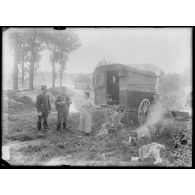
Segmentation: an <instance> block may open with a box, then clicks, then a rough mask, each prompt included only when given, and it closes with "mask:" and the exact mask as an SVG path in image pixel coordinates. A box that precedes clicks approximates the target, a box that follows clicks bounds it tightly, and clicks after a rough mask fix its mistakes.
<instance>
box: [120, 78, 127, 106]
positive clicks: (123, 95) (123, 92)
mask: <svg viewBox="0 0 195 195" xmlns="http://www.w3.org/2000/svg"><path fill="white" fill-rule="evenodd" d="M127 81H128V79H127V77H126V76H123V77H120V78H119V105H121V106H124V107H126V106H127Z"/></svg>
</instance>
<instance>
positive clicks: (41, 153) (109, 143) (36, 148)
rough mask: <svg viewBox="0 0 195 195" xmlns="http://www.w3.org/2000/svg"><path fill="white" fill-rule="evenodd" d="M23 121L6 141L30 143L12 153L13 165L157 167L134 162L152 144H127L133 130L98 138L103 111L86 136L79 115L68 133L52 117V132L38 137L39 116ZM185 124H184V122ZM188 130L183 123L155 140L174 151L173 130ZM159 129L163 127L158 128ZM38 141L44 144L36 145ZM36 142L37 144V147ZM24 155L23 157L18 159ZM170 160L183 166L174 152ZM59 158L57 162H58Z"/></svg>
mask: <svg viewBox="0 0 195 195" xmlns="http://www.w3.org/2000/svg"><path fill="white" fill-rule="evenodd" d="M20 117H23V118H21V120H17V121H14V122H12V123H10V127H9V128H10V129H9V133H8V135H6V137H5V139H4V140H6V142H13V141H18V142H20V143H22V142H25V143H27V144H26V145H25V146H21V147H20V148H19V149H15V150H14V153H12V155H13V158H12V161H11V163H12V164H20V163H23V164H25V165H32V164H34V165H39V164H47V163H48V162H51V161H52V160H54V163H56V164H58V162H61V161H62V162H63V160H61V158H62V159H64V162H68V163H70V164H72V165H75V164H77V165H78V164H79V163H80V165H93V166H95V165H99V166H100V165H106V166H108V165H111V166H118V165H121V166H153V164H152V163H153V161H151V160H145V161H143V162H141V163H133V162H131V161H130V159H131V157H132V156H138V149H139V147H140V146H141V145H143V144H147V143H149V141H148V140H143V141H142V142H139V143H138V144H137V145H135V146H130V145H125V144H124V143H122V141H123V140H128V137H129V129H125V131H121V130H116V131H112V132H110V133H109V135H104V136H96V134H97V133H98V131H99V129H100V127H101V124H102V123H103V122H104V121H105V117H104V115H103V114H102V113H101V112H96V113H95V115H94V117H93V134H92V136H89V137H86V136H83V135H81V134H80V132H78V130H77V126H78V122H79V115H78V114H71V115H70V117H69V122H68V127H69V131H68V132H56V131H55V128H56V116H54V115H50V118H49V121H48V122H49V128H50V130H51V131H52V132H50V133H42V134H38V133H37V131H36V116H34V118H33V117H32V116H20ZM182 124H183V123H182ZM177 127H178V128H181V127H182V128H185V127H184V126H182V125H180V124H174V126H172V127H169V128H168V129H165V130H164V131H163V132H162V133H161V134H160V135H158V136H156V135H155V136H154V137H152V141H155V142H158V143H161V144H164V145H165V146H166V147H167V148H169V149H173V148H171V147H172V146H171V142H170V129H172V128H173V129H176V128H177ZM158 128H161V126H160V127H158ZM37 140H40V142H39V143H38V142H37V143H36V141H37ZM33 143H34V144H33ZM18 156H20V158H19V157H18ZM167 156H168V157H169V159H170V166H180V165H181V163H178V164H177V163H176V161H178V160H176V161H174V159H171V158H170V156H171V152H170V151H168V152H167ZM55 159H56V160H55ZM188 165H189V162H188V161H187V160H185V166H188Z"/></svg>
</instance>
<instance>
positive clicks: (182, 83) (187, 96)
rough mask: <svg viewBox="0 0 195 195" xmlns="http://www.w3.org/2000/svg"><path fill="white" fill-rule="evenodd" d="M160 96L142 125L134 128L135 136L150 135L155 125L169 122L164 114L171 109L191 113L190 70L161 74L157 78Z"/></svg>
mask: <svg viewBox="0 0 195 195" xmlns="http://www.w3.org/2000/svg"><path fill="white" fill-rule="evenodd" d="M159 91H160V94H159V95H160V98H159V100H158V101H157V102H156V103H155V104H154V105H153V106H152V108H151V111H150V113H149V114H148V117H147V120H146V122H145V124H144V125H142V126H141V127H139V128H138V129H136V132H137V137H138V139H140V138H141V137H145V136H146V137H150V136H151V134H152V133H154V132H155V131H156V129H155V125H157V124H159V123H163V125H167V124H169V123H170V121H168V120H167V119H165V117H164V116H165V114H166V113H168V111H171V110H177V111H187V112H189V114H190V115H191V113H192V111H191V110H192V108H191V104H190V103H189V101H190V100H191V98H192V97H191V92H192V82H191V71H190V68H187V69H186V70H185V71H183V72H182V73H181V74H175V73H174V74H162V75H161V76H160V80H159Z"/></svg>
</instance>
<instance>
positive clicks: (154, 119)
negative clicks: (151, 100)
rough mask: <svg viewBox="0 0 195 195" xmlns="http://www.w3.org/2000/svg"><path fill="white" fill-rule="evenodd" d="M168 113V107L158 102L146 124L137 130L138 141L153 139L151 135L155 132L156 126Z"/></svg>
mask: <svg viewBox="0 0 195 195" xmlns="http://www.w3.org/2000/svg"><path fill="white" fill-rule="evenodd" d="M166 113H167V108H166V106H165V105H164V104H163V103H162V102H161V101H160V100H159V101H158V102H156V103H155V104H154V105H153V106H152V108H151V111H150V113H149V114H148V116H147V119H146V122H145V124H144V125H142V126H141V127H139V128H138V129H136V132H137V137H138V139H140V138H142V137H151V134H152V133H154V131H155V128H154V127H155V125H156V124H158V123H159V122H160V121H161V120H162V119H163V118H164V116H165V114H166Z"/></svg>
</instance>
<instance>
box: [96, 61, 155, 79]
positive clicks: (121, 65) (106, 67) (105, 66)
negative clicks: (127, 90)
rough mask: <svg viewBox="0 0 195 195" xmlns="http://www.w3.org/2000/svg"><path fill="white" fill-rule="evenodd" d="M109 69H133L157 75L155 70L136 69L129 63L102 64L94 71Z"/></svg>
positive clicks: (133, 70) (132, 70)
mask: <svg viewBox="0 0 195 195" xmlns="http://www.w3.org/2000/svg"><path fill="white" fill-rule="evenodd" d="M107 70H118V71H119V70H123V71H126V70H127V71H131V72H137V73H141V74H146V75H150V76H154V77H155V76H157V75H156V74H155V73H154V72H152V71H145V70H140V69H136V68H133V67H131V66H128V65H123V64H108V65H101V66H98V67H96V68H95V70H94V72H96V71H102V72H104V71H107Z"/></svg>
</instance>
